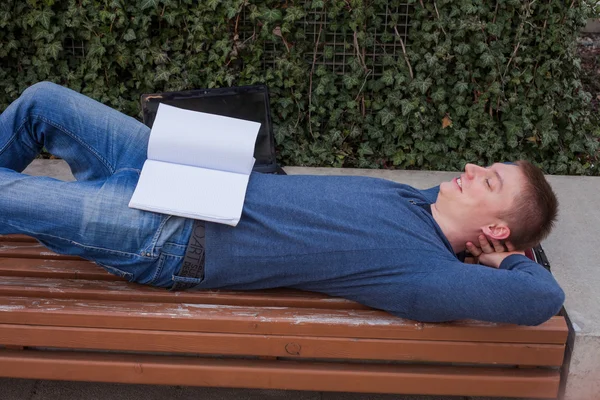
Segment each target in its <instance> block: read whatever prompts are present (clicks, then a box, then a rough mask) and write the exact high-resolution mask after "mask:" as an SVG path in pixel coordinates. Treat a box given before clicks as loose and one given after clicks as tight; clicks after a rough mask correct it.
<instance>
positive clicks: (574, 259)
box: [0, 160, 600, 400]
mask: <svg viewBox="0 0 600 400" xmlns="http://www.w3.org/2000/svg"><path fill="white" fill-rule="evenodd" d="M285 170H286V172H287V173H288V174H318V175H363V176H372V177H378V178H384V179H389V180H393V181H396V182H402V183H406V184H409V185H412V186H415V187H418V188H427V187H431V186H435V185H437V184H439V183H441V182H443V181H446V180H449V179H451V178H453V177H454V176H456V173H452V172H430V171H389V170H362V169H334V168H304V167H287V168H285ZM25 172H26V173H30V174H32V175H49V176H55V177H57V178H59V179H63V180H70V179H73V178H72V176H71V175H70V173H69V170H68V167H67V166H66V164H65V163H64V162H62V161H59V160H43V161H42V160H36V161H35V162H34V163H33V164H32V165H31V166H30V167H28V169H27V170H26V171H25ZM548 180H549V181H550V183H551V184H552V186H553V188H554V190H555V191H556V193H557V195H558V198H559V201H560V216H559V222H558V224H557V226H556V228H555V230H554V231H553V233H552V234H551V236H550V237H549V238H548V239H547V240H546V241H545V242H544V243H543V244H542V245H543V247H544V249H545V251H546V253H547V255H548V258H549V261H550V264H551V266H552V271H553V273H554V275H555V277H556V278H557V280H558V281H559V283H560V284H561V286H562V287H563V289H564V290H565V293H566V303H565V307H566V309H567V312H568V314H569V316H570V317H571V320H572V321H573V325H574V328H575V332H576V336H575V343H574V351H573V355H572V359H571V364H570V369H569V377H568V380H567V390H566V395H565V400H598V399H600V294H598V292H597V291H596V290H595V289H596V288H600V267H599V266H598V261H597V260H599V259H600V246H599V245H598V240H597V230H598V229H597V228H598V227H599V226H600V207H598V205H599V204H600V177H573V176H549V177H548ZM0 398H1V399H2V400H24V399H27V400H42V399H43V400H54V399H57V400H58V399H61V400H62V399H69V400H74V399H106V400H120V399H123V400H138V399H139V400H153V399H161V400H163V399H177V400H184V399H203V400H254V399H268V400H279V399H281V400H392V399H394V400H459V399H460V400H488V398H482V397H439V396H437V397H436V396H401V395H377V394H357V393H327V392H300V391H280V390H246V389H226V388H204V387H180V386H149V385H125V384H108V383H93V382H68V381H42V380H26V379H0ZM489 400H491V399H489ZM496 400H498V398H496Z"/></svg>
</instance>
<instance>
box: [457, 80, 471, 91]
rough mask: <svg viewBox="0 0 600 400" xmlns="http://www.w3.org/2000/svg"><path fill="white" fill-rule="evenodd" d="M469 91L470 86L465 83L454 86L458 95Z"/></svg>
mask: <svg viewBox="0 0 600 400" xmlns="http://www.w3.org/2000/svg"><path fill="white" fill-rule="evenodd" d="M468 89H469V84H468V83H467V82H465V81H461V82H458V83H457V84H456V85H454V90H456V91H457V92H458V93H463V92H465V91H467V90H468Z"/></svg>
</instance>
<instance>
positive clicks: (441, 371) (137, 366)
mask: <svg viewBox="0 0 600 400" xmlns="http://www.w3.org/2000/svg"><path fill="white" fill-rule="evenodd" d="M0 371H2V372H1V373H0V375H2V376H4V377H10V378H28V379H53V380H72V381H96V382H114V383H128V384H165V385H184V386H208V387H230V388H252V389H285V390H313V391H339V392H363V393H397V394H409V395H410V394H423V395H456V396H509V397H529V398H552V397H556V395H557V392H558V386H559V382H560V376H559V372H558V371H557V370H539V369H521V370H517V369H515V370H509V371H506V370H500V369H498V368H473V367H456V366H451V367H439V366H421V365H411V366H395V365H394V366H390V365H361V364H341V363H318V362H314V363H299V362H294V361H271V360H255V359H248V360H239V359H229V360H227V359H202V358H192V357H180V356H153V355H138V354H119V355H113V354H100V353H79V352H65V353H60V352H40V351H36V350H23V351H11V350H5V351H0Z"/></svg>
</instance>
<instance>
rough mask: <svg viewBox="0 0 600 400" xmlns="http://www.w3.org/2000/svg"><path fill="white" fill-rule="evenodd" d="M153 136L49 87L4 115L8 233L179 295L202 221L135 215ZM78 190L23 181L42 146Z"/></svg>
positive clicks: (1, 198) (1, 162) (1, 152)
mask: <svg viewBox="0 0 600 400" xmlns="http://www.w3.org/2000/svg"><path fill="white" fill-rule="evenodd" d="M149 134H150V130H149V129H148V128H147V127H146V126H145V125H143V124H142V123H140V122H138V121H136V120H135V119H133V118H131V117H128V116H126V115H123V114H121V113H119V112H117V111H115V110H113V109H111V108H109V107H107V106H104V105H102V104H100V103H98V102H96V101H94V100H92V99H90V98H88V97H85V96H83V95H81V94H79V93H76V92H74V91H72V90H70V89H66V88H64V87H61V86H58V85H55V84H52V83H47V82H42V83H38V84H36V85H33V86H31V87H30V88H28V89H27V90H25V91H24V92H23V94H22V95H21V97H19V99H17V100H16V101H15V102H14V103H12V104H11V105H10V106H9V107H8V108H7V109H6V110H5V111H4V112H3V113H2V114H1V115H0V234H14V233H17V234H25V235H29V236H32V237H34V238H36V239H38V240H39V241H40V242H41V243H43V244H44V245H45V246H47V247H48V248H50V249H52V250H53V251H55V252H57V253H61V254H71V255H77V256H80V257H83V258H85V259H88V260H91V261H94V262H96V263H97V264H99V265H101V266H102V267H104V268H105V269H106V270H107V271H109V272H111V273H113V274H116V275H119V276H122V277H125V278H126V279H128V280H129V281H134V282H139V283H143V284H150V285H154V286H160V287H170V286H171V285H172V284H173V279H176V277H175V278H174V276H175V275H176V274H177V272H178V271H179V269H180V266H181V263H182V260H183V257H184V255H185V250H186V247H187V242H188V239H189V237H190V234H191V229H192V220H189V219H186V218H179V217H174V216H169V215H163V214H157V213H152V212H146V211H140V210H135V209H131V208H129V207H128V203H129V199H130V198H131V195H132V193H133V190H134V188H135V186H136V183H137V181H138V178H139V174H140V170H141V168H142V165H143V164H144V161H145V160H146V151H147V146H148V137H149ZM44 147H45V148H46V149H47V150H48V151H49V152H50V153H51V154H54V155H55V156H57V157H60V158H62V159H64V160H65V161H66V162H67V163H68V164H69V166H70V167H71V171H72V172H73V175H74V176H75V178H76V179H77V180H76V181H74V182H63V181H59V180H56V179H53V178H49V177H33V176H28V175H24V174H22V173H21V171H23V169H25V167H26V166H27V165H28V164H29V163H30V162H31V161H32V160H33V159H34V158H35V157H36V156H37V155H38V154H39V152H40V150H41V149H42V148H44Z"/></svg>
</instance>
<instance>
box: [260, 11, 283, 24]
mask: <svg viewBox="0 0 600 400" xmlns="http://www.w3.org/2000/svg"><path fill="white" fill-rule="evenodd" d="M262 17H263V18H264V20H265V21H267V22H270V23H273V22H277V21H280V20H281V18H282V14H281V10H277V9H271V10H265V11H264V12H263V13H262Z"/></svg>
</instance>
